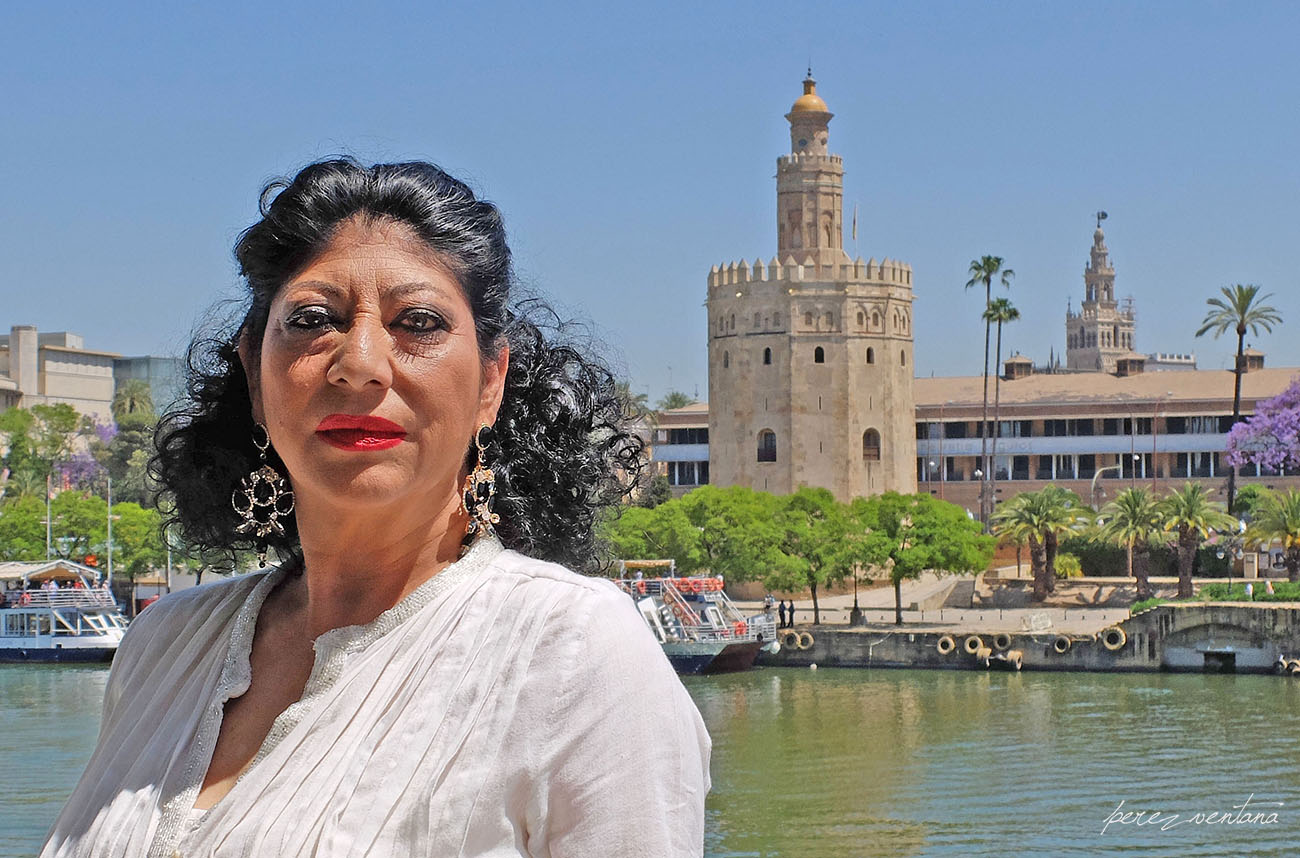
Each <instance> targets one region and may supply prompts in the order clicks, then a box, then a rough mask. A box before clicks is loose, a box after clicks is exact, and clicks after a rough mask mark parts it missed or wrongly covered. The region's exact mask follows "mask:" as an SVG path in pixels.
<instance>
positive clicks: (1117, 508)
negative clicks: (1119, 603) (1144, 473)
mask: <svg viewBox="0 0 1300 858" xmlns="http://www.w3.org/2000/svg"><path fill="white" fill-rule="evenodd" d="M1161 532H1162V528H1161V523H1160V505H1159V501H1157V500H1156V498H1155V497H1154V496H1153V495H1152V494H1151V492H1149V491H1147V490H1146V489H1140V488H1131V489H1125V490H1124V491H1122V492H1120V493H1119V494H1118V495H1117V496H1116V497H1115V499H1114V500H1113V501H1111V502H1110V503H1108V504H1106V505H1105V506H1104V507H1102V509H1101V513H1100V514H1099V515H1098V517H1097V530H1096V534H1095V535H1096V537H1097V538H1098V539H1100V540H1102V541H1104V542H1110V543H1113V544H1115V545H1119V546H1122V547H1123V548H1124V549H1125V550H1126V552H1127V554H1128V574H1129V575H1130V576H1131V577H1132V578H1133V579H1134V580H1135V581H1136V582H1137V598H1138V601H1141V600H1143V599H1149V598H1151V581H1150V578H1149V574H1148V573H1149V571H1150V558H1151V546H1152V543H1153V542H1155V541H1156V540H1157V539H1158V536H1159V534H1160V533H1161Z"/></svg>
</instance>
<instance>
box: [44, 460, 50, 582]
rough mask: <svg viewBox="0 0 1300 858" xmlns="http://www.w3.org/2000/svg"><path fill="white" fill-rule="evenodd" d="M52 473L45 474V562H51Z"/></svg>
mask: <svg viewBox="0 0 1300 858" xmlns="http://www.w3.org/2000/svg"><path fill="white" fill-rule="evenodd" d="M50 491H51V489H50V475H49V474H46V475H45V562H46V563H48V562H50V542H51V539H50V534H51V529H50V518H51V516H50Z"/></svg>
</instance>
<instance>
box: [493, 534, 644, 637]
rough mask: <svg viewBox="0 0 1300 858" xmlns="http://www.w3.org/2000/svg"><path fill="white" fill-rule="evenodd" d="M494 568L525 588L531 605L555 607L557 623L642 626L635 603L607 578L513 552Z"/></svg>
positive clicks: (507, 553) (498, 559) (499, 559)
mask: <svg viewBox="0 0 1300 858" xmlns="http://www.w3.org/2000/svg"><path fill="white" fill-rule="evenodd" d="M494 566H495V567H496V570H497V574H498V575H500V576H502V577H504V578H513V579H515V580H514V581H512V582H511V583H512V584H513V585H514V586H518V587H522V588H523V590H524V591H525V592H527V593H528V594H529V597H530V598H529V601H530V602H533V603H535V604H540V603H543V602H549V603H552V604H555V605H556V606H557V608H556V611H555V614H556V615H558V616H553V619H555V620H563V621H566V622H570V623H572V622H576V621H579V620H581V619H582V618H597V619H598V620H599V619H601V618H604V619H605V620H606V621H610V620H613V621H615V623H616V624H617V625H625V624H629V623H630V624H632V625H636V626H640V625H643V624H642V622H641V619H640V617H639V616H638V615H637V612H636V607H635V606H634V605H633V604H632V600H631V599H630V598H628V596H627V594H626V593H624V592H623V591H622V590H620V589H619V588H618V587H617V585H615V584H614V582H613V581H611V580H609V579H608V578H600V577H596V576H592V575H584V574H582V573H580V572H575V571H573V570H572V569H570V568H568V567H567V566H563V565H561V564H559V563H553V562H551V561H548V560H538V559H537V558H535V557H529V556H528V555H526V554H521V553H520V552H518V551H513V550H506V551H503V552H501V554H500V555H499V556H498V558H497V560H496V562H495V563H494Z"/></svg>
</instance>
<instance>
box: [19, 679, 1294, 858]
mask: <svg viewBox="0 0 1300 858" xmlns="http://www.w3.org/2000/svg"><path fill="white" fill-rule="evenodd" d="M107 675H108V674H107V670H106V669H104V668H71V667H58V666H31V667H28V666H8V665H3V666H0V766H2V767H3V769H2V770H3V772H4V776H3V777H0V858H17V856H29V855H33V854H34V853H35V851H36V849H37V848H38V847H39V844H40V842H41V840H42V838H43V836H44V834H45V831H46V829H47V828H48V826H49V824H50V822H51V821H52V820H53V818H54V815H55V813H56V812H57V810H58V807H59V805H60V804H61V802H62V800H63V798H64V797H65V796H66V795H67V793H68V792H69V791H70V790H71V788H72V786H73V784H74V782H75V781H76V778H77V776H78V774H79V773H80V770H81V767H82V766H83V765H84V764H85V761H86V758H87V757H88V755H89V753H90V751H91V749H92V748H93V746H94V742H95V735H96V730H97V725H98V719H99V704H100V700H101V698H102V696H103V691H104V681H105V679H106V678H107ZM686 685H687V687H688V688H689V689H690V692H691V695H692V696H693V697H694V698H695V701H696V703H697V704H698V705H699V707H700V711H701V712H702V713H703V714H704V719H705V722H706V723H707V724H708V726H709V731H710V733H711V734H712V735H713V740H714V751H713V769H712V774H713V792H712V793H711V795H710V796H709V800H708V822H707V833H706V854H707V855H709V856H713V858H741V856H744V858H777V856H780V858H819V856H824V858H874V856H913V855H914V856H963V858H965V856H999V858H1004V856H1021V855H1034V856H1039V855H1042V856H1103V855H1126V856H1128V855H1144V856H1145V855H1171V856H1172V855H1178V856H1247V855H1252V856H1254V855H1258V856H1284V855H1296V854H1300V721H1298V720H1297V718H1296V713H1297V711H1300V709H1298V707H1300V681H1297V680H1289V679H1280V678H1273V677H1266V676H1230V675H1229V676H1222V675H1213V676H1210V675H1207V676H1199V675H1195V676H1188V675H1168V674H1135V675H1120V674H1089V673H1019V674H1012V673H983V672H955V671H954V672H948V671H911V670H818V671H814V670H808V669H795V668H784V669H763V670H754V671H750V672H747V673H742V674H733V675H729V676H719V677H689V678H687V679H686ZM1252 794H1253V798H1251V796H1252ZM1247 800H1249V801H1250V805H1249V807H1248V808H1247V809H1246V810H1245V811H1244V812H1242V811H1239V810H1235V809H1233V806H1234V805H1241V804H1242V803H1243V802H1245V801H1247ZM1120 802H1123V805H1122V807H1121V806H1120ZM1279 802H1280V805H1279V804H1277V803H1279ZM1139 810H1141V811H1147V812H1148V815H1147V816H1144V817H1142V818H1141V820H1142V822H1144V823H1148V822H1150V820H1151V819H1152V817H1151V816H1150V815H1149V814H1150V813H1151V812H1156V813H1158V814H1159V816H1156V817H1155V824H1154V825H1152V824H1143V825H1138V824H1136V822H1137V818H1136V817H1129V818H1128V822H1127V823H1126V822H1124V821H1122V819H1123V818H1122V814H1123V813H1125V812H1129V811H1139ZM1225 811H1226V812H1227V813H1226V814H1225V816H1226V819H1228V820H1229V821H1228V822H1223V821H1220V819H1219V817H1212V818H1210V819H1213V820H1214V821H1209V820H1207V817H1206V815H1208V814H1211V813H1223V812H1225ZM1198 814H1200V816H1199V817H1198V816H1197V815H1198ZM1269 814H1274V816H1269ZM1108 818H1114V820H1115V821H1113V822H1111V823H1110V824H1109V826H1107V820H1108ZM1103 829H1104V831H1103Z"/></svg>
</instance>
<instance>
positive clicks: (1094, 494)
mask: <svg viewBox="0 0 1300 858" xmlns="http://www.w3.org/2000/svg"><path fill="white" fill-rule="evenodd" d="M1123 467H1124V466H1123V465H1122V464H1121V465H1107V466H1106V467H1104V468H1098V469H1097V472H1096V473H1095V474H1093V475H1092V493H1091V494H1089V495H1088V498H1089V500H1091V501H1092V507H1093V509H1096V508H1097V480H1098V479H1100V477H1101V475H1102V474H1104V473H1106V472H1107V471H1118V470H1120V469H1121V468H1123Z"/></svg>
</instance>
